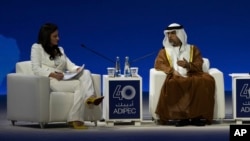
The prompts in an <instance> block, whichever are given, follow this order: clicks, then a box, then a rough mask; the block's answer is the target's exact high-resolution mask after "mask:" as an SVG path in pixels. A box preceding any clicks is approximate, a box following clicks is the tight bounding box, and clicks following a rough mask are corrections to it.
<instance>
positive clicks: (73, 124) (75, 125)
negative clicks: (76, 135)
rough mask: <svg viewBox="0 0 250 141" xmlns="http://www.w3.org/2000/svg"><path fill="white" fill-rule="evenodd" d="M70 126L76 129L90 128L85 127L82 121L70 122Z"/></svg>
mask: <svg viewBox="0 0 250 141" xmlns="http://www.w3.org/2000/svg"><path fill="white" fill-rule="evenodd" d="M68 125H69V126H70V127H72V128H74V129H87V128H88V127H87V126H85V125H84V122H81V121H71V122H68Z"/></svg>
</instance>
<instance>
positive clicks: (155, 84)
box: [149, 58, 225, 120]
mask: <svg viewBox="0 0 250 141" xmlns="http://www.w3.org/2000/svg"><path fill="white" fill-rule="evenodd" d="M203 61H204V63H203V66H202V67H203V68H202V69H203V71H204V72H208V73H209V74H210V75H212V76H213V78H214V79H215V97H214V98H215V105H214V120H222V119H224V118H225V91H224V76H223V73H222V72H221V71H220V70H218V69H217V68H210V62H209V60H208V59H207V58H203ZM166 76H167V75H166V74H165V73H164V72H162V71H157V70H155V69H154V68H151V69H150V77H149V112H150V114H151V115H152V119H153V120H158V119H159V118H158V116H157V115H156V114H155V110H156V106H157V104H158V100H159V96H160V91H161V87H162V85H163V82H164V81H165V78H166Z"/></svg>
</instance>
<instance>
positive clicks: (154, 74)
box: [149, 68, 167, 119]
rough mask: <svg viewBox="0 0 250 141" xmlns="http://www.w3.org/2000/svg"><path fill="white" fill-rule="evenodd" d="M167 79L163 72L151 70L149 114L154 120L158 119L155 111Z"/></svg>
mask: <svg viewBox="0 0 250 141" xmlns="http://www.w3.org/2000/svg"><path fill="white" fill-rule="evenodd" d="M166 77H167V74H165V73H164V72H163V71H158V70H156V69H155V68H151V69H150V74H149V112H150V113H151V114H152V117H153V118H154V119H158V118H157V117H156V114H155V110H156V107H157V104H158V100H159V97H160V91H161V87H162V85H163V83H164V81H165V79H166Z"/></svg>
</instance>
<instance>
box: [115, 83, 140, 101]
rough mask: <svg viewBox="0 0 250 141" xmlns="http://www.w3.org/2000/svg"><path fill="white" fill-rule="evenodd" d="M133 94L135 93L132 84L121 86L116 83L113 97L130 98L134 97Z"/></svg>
mask: <svg viewBox="0 0 250 141" xmlns="http://www.w3.org/2000/svg"><path fill="white" fill-rule="evenodd" d="M135 94H136V91H135V88H134V87H133V86H131V85H126V86H124V87H123V88H122V86H121V85H117V86H116V87H115V91H114V93H113V98H118V99H119V100H123V98H124V99H127V100H131V99H133V98H134V97H135Z"/></svg>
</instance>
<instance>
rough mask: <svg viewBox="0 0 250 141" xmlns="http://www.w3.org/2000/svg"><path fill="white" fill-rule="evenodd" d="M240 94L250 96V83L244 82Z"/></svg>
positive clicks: (247, 97)
mask: <svg viewBox="0 0 250 141" xmlns="http://www.w3.org/2000/svg"><path fill="white" fill-rule="evenodd" d="M240 96H241V97H246V99H249V98H250V88H249V87H248V84H244V85H243V86H242V89H241V91H240Z"/></svg>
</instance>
